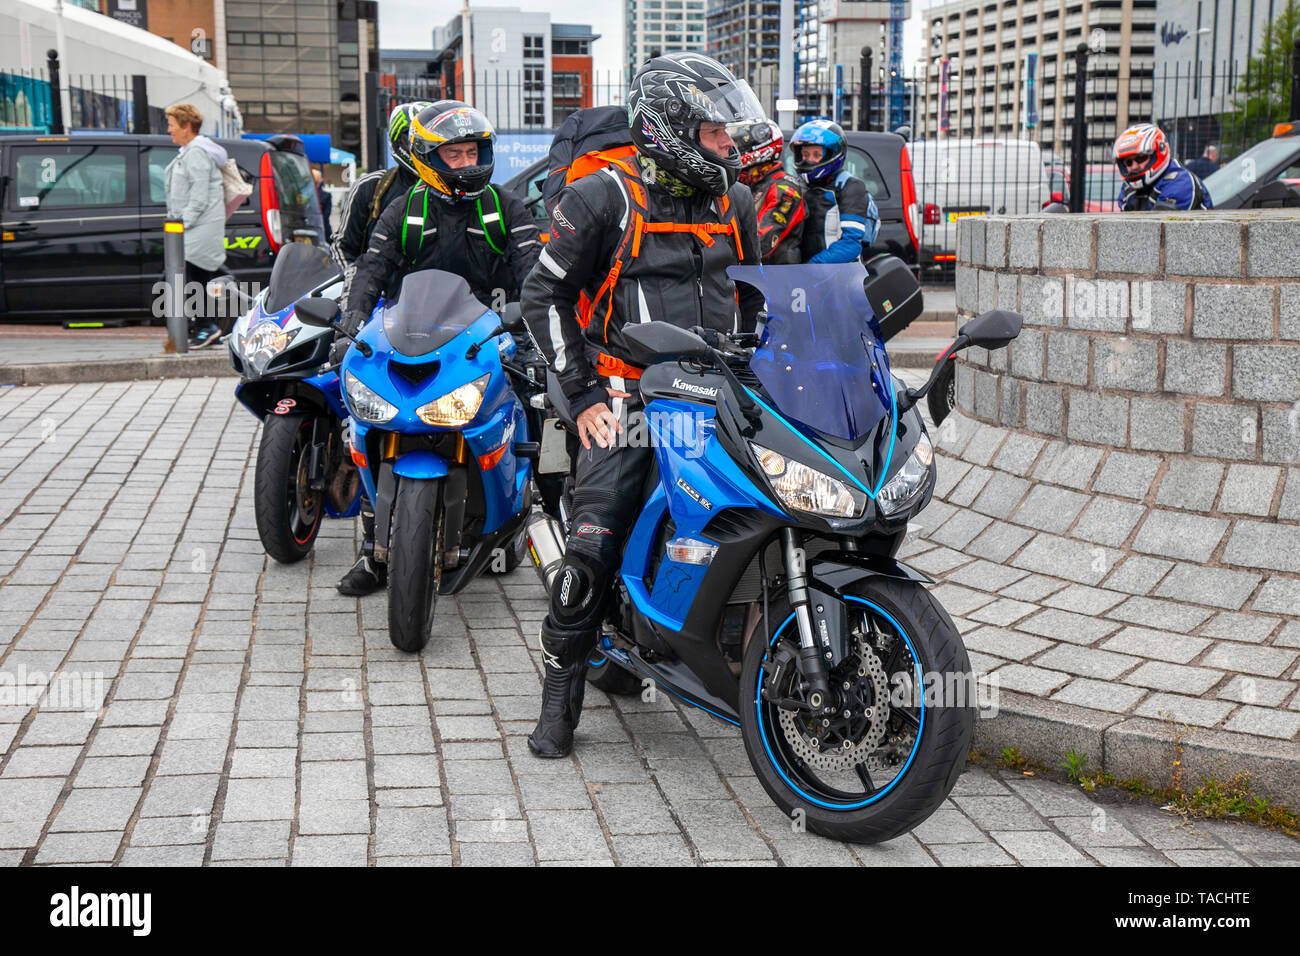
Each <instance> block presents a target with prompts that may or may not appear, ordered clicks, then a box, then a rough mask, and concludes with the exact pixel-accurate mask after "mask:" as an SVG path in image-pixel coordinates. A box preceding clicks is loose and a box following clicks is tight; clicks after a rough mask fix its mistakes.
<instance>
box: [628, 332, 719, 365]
mask: <svg viewBox="0 0 1300 956" xmlns="http://www.w3.org/2000/svg"><path fill="white" fill-rule="evenodd" d="M623 337H624V339H626V341H627V344H628V350H629V351H630V352H631V358H632V361H633V362H634V363H635V364H637V365H653V364H655V363H656V362H668V361H672V360H673V359H709V358H712V357H713V350H712V349H710V348H709V347H708V346H707V345H706V344H705V343H704V341H703V340H702V339H701V338H700V337H699V336H697V335H693V334H692V333H690V332H687V331H686V330H685V329H682V328H678V327H677V326H675V325H670V324H669V323H667V322H642V323H640V324H638V325H626V326H624V327H623Z"/></svg>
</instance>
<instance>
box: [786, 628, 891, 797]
mask: <svg viewBox="0 0 1300 956" xmlns="http://www.w3.org/2000/svg"><path fill="white" fill-rule="evenodd" d="M858 659H859V661H860V662H861V663H860V664H859V665H858V680H860V681H862V680H866V681H870V682H871V687H872V690H873V691H874V693H873V695H872V696H873V703H872V705H871V706H870V707H868V708H867V719H868V721H869V723H868V724H867V730H866V732H865V733H864V734H863V735H862V736H861V737H859V738H858V740H857V741H856V742H855V743H854V744H853V745H852V746H849V747H837V748H835V749H834V750H822V749H821V747H820V746H818V744H817V743H816V742H815V741H814V740H810V739H809V737H808V735H807V734H806V733H805V732H804V731H803V729H802V728H800V726H799V718H798V715H799V713H800V712H799V711H794V710H781V711H780V712H779V716H780V720H781V730H782V731H783V732H784V733H785V739H786V742H787V743H788V744H789V745H790V749H791V750H793V751H794V753H795V755H796V756H798V757H799V759H800V760H802V761H803V762H804V763H806V764H807V765H808V766H810V767H812V768H813V769H815V770H827V771H830V770H852V769H853V768H854V767H855V766H857V765H858V764H864V765H865V766H866V768H867V769H868V770H880V769H882V768H883V767H885V766H886V765H887V764H886V763H885V762H884V761H883V760H882V759H880V757H878V756H875V757H873V756H872V754H873V752H874V751H875V750H876V748H877V747H879V746H880V742H881V740H883V739H884V736H885V725H886V724H887V723H888V721H889V687H888V684H889V679H888V675H886V674H885V667H884V665H883V664H881V662H880V658H879V657H877V656H876V652H875V651H874V650H872V648H871V645H870V644H868V643H867V642H866V639H865V638H863V637H859V638H858Z"/></svg>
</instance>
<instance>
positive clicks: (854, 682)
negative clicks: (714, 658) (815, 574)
mask: <svg viewBox="0 0 1300 956" xmlns="http://www.w3.org/2000/svg"><path fill="white" fill-rule="evenodd" d="M844 604H845V607H844V612H845V616H844V620H845V622H846V624H845V626H846V627H847V628H848V629H849V634H848V635H847V640H846V645H847V647H848V648H849V650H848V651H847V652H846V654H845V657H844V659H843V660H842V661H840V662H839V663H837V664H836V665H835V666H834V668H833V669H832V671H831V675H830V677H831V680H830V685H831V689H832V693H833V694H834V695H835V696H836V698H837V700H836V701H835V704H836V707H835V710H834V712H833V713H832V714H830V715H823V714H817V715H815V716H814V715H813V714H812V712H811V711H810V710H808V709H801V708H799V707H796V706H792V705H793V704H794V703H795V702H802V701H803V700H804V698H805V696H806V693H805V691H804V690H803V689H802V688H801V680H800V675H799V672H798V666H797V662H798V652H799V631H798V625H797V624H796V623H795V618H794V614H793V613H792V611H791V608H790V606H789V604H788V602H786V601H784V600H782V601H780V602H778V603H776V604H774V605H773V606H772V607H771V609H770V623H769V628H770V630H771V633H770V634H769V637H768V639H767V640H766V641H765V640H763V639H762V630H761V629H760V631H759V633H758V634H756V635H755V637H754V639H753V640H751V641H750V642H749V645H748V647H746V649H745V656H744V662H743V665H742V670H741V676H740V726H741V733H742V736H743V738H744V741H745V750H746V752H747V753H748V755H749V761H750V763H751V764H752V765H753V767H754V771H755V773H756V774H757V775H758V779H759V782H760V783H761V784H762V785H763V789H764V790H766V791H767V793H768V795H769V796H770V797H771V798H772V800H773V801H774V802H775V803H776V804H777V806H779V807H780V808H781V809H782V811H783V812H785V813H786V814H787V815H789V816H791V817H792V819H802V821H803V822H804V824H805V826H806V827H807V829H808V830H810V831H812V832H814V833H819V834H821V835H823V836H826V837H830V838H832V839H836V840H844V841H848V842H852V843H879V842H882V841H885V840H890V839H893V838H894V837H896V836H898V835H899V834H901V833H905V832H907V831H909V830H911V829H913V828H914V827H916V826H917V825H918V824H920V823H921V822H922V821H924V820H925V819H926V818H928V817H929V816H930V814H932V813H933V812H934V811H935V810H936V809H938V807H939V805H940V804H942V803H943V801H944V799H945V798H946V797H947V796H948V793H949V792H950V791H951V790H952V788H953V785H954V784H955V783H956V782H957V776H958V775H959V774H960V773H961V770H962V767H963V766H964V765H965V762H966V755H967V753H968V752H969V751H970V744H971V736H972V733H973V731H974V718H975V708H974V702H975V701H974V684H973V681H972V679H971V678H972V675H971V670H970V660H969V658H968V657H967V655H966V648H965V647H964V646H963V645H962V642H961V638H960V636H959V635H958V633H957V629H956V627H955V626H954V625H953V623H952V619H951V618H949V617H948V614H947V612H946V611H944V609H943V607H942V606H940V604H939V602H938V601H936V600H935V599H934V598H933V597H932V596H931V595H930V593H929V592H928V591H926V590H925V588H923V587H921V586H920V585H919V584H917V583H915V582H912V581H900V580H896V579H893V578H883V577H874V578H868V579H867V580H865V581H862V582H859V583H858V584H857V585H855V586H854V587H853V589H852V594H851V595H849V596H847V597H846V598H845V600H844ZM935 675H938V681H937V684H936V683H933V682H934V681H935ZM846 685H847V686H846ZM932 686H934V687H935V688H936V692H935V693H934V694H933V695H932V694H930V693H927V692H926V691H927V689H928V688H930V687H932ZM846 714H847V715H846Z"/></svg>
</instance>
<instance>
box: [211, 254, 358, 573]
mask: <svg viewBox="0 0 1300 956" xmlns="http://www.w3.org/2000/svg"><path fill="white" fill-rule="evenodd" d="M342 289H343V278H342V276H340V275H339V271H338V268H337V266H336V265H335V264H334V262H333V260H332V259H330V256H329V253H328V252H326V251H325V250H324V249H322V248H321V247H320V246H314V245H309V244H305V243H300V242H291V243H289V244H287V245H286V246H284V247H283V248H282V249H281V250H280V252H279V253H278V254H277V255H276V257H275V265H274V267H273V268H272V269H271V279H270V282H269V283H268V284H267V287H266V288H265V289H263V290H262V291H261V293H259V294H258V296H257V298H256V299H254V300H252V302H251V304H250V306H249V308H248V311H246V312H245V313H244V314H243V315H242V316H240V318H239V319H238V320H237V321H236V323H235V325H234V327H233V329H232V330H231V333H230V335H228V336H227V337H226V344H227V348H228V350H229V355H230V364H231V366H232V367H233V368H234V370H235V372H236V373H237V374H238V375H239V376H240V378H241V379H242V381H241V382H240V383H239V385H238V386H236V388H235V395H236V397H238V399H239V401H240V402H242V403H243V404H244V406H245V407H247V408H248V410H249V411H251V412H252V413H253V414H254V415H256V416H257V417H258V418H260V419H261V420H262V437H261V440H260V443H259V445H258V449H257V471H256V473H255V475H254V479H253V510H254V513H255V515H256V518H257V533H258V536H259V537H260V538H261V539H262V547H264V548H265V549H266V553H267V554H269V555H270V556H271V557H272V558H274V559H275V560H276V561H279V562H281V563H283V564H288V563H291V562H294V561H300V560H302V559H303V558H304V557H306V556H307V555H308V554H309V553H310V552H311V549H312V546H313V544H314V543H315V541H316V534H317V532H318V531H319V530H320V525H321V519H322V518H323V517H331V518H351V517H354V516H355V515H356V514H358V513H359V511H360V508H361V479H360V477H359V475H358V474H357V469H356V468H355V467H354V466H353V464H352V461H351V459H350V458H349V457H348V453H347V441H346V438H345V435H344V432H345V426H346V423H347V418H348V412H347V409H346V408H345V407H344V404H343V392H342V389H341V388H340V386H339V377H338V373H337V372H336V371H334V370H332V369H328V368H324V365H325V363H326V361H327V360H328V358H329V351H330V343H331V342H332V341H333V338H334V337H333V335H331V334H329V333H328V332H326V331H325V330H323V329H319V328H315V327H312V326H310V325H305V324H303V323H302V322H301V321H299V318H298V316H297V315H296V314H295V309H294V305H295V303H296V302H297V300H298V299H299V298H301V297H302V296H305V295H308V294H312V293H314V294H316V295H320V296H324V297H327V298H329V299H334V300H337V299H338V297H339V295H340V294H341V292H342ZM230 291H231V292H232V293H235V294H238V293H237V290H234V289H233V288H232V289H230Z"/></svg>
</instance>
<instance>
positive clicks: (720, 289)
mask: <svg viewBox="0 0 1300 956" xmlns="http://www.w3.org/2000/svg"><path fill="white" fill-rule="evenodd" d="M628 114H629V123H630V126H631V132H632V138H633V141H634V142H635V144H636V147H637V153H636V156H635V157H634V158H630V159H629V160H628V161H627V164H626V166H623V165H622V164H611V165H610V166H608V167H606V168H605V169H603V170H601V171H599V172H596V173H591V174H590V175H587V176H584V177H582V178H581V179H578V180H576V181H575V182H573V183H572V184H571V185H569V186H568V187H567V188H566V189H565V190H564V192H563V193H562V194H561V195H560V199H559V202H558V203H557V204H556V206H555V208H554V209H553V210H552V215H551V223H550V237H551V238H550V241H549V242H548V243H547V245H546V247H545V249H544V250H543V251H542V253H541V256H540V259H539V262H538V265H537V267H536V268H535V269H534V270H533V272H532V274H531V275H530V276H529V277H528V279H527V281H526V282H525V283H524V288H523V295H522V298H521V300H520V303H521V306H522V309H523V316H524V320H525V322H526V323H527V324H528V327H529V329H530V331H531V332H532V334H533V337H534V339H536V341H537V344H538V346H539V347H540V348H541V349H542V351H543V352H544V353H545V354H546V357H547V359H548V360H549V361H550V363H551V365H552V367H553V368H554V370H555V372H556V374H557V375H558V377H559V381H560V385H561V387H562V389H563V391H564V395H565V398H566V399H567V400H568V403H569V410H570V413H571V414H572V416H573V418H574V419H575V420H576V422H577V426H578V432H579V438H580V440H581V443H582V450H581V451H580V452H579V457H578V462H577V470H576V481H575V485H574V490H573V511H572V515H571V521H570V529H569V537H568V541H567V542H566V547H565V554H564V562H563V564H562V566H561V568H560V571H559V573H558V574H557V575H556V578H555V584H554V586H553V588H552V591H551V599H550V609H549V613H548V614H547V616H546V619H545V621H544V622H543V624H542V632H541V646H542V654H543V660H544V663H545V672H546V680H545V683H544V686H543V691H542V712H541V717H540V719H539V721H538V724H537V727H536V729H535V730H534V731H533V733H532V735H531V736H530V737H529V738H528V746H529V749H530V750H532V752H533V753H534V754H536V755H537V756H539V757H562V756H565V755H566V754H568V753H570V752H571V750H572V749H573V730H574V727H576V726H577V723H578V719H579V717H580V716H581V711H582V699H583V689H584V684H585V673H586V669H587V656H588V653H589V652H590V651H591V649H592V647H593V646H594V645H595V642H596V639H597V636H598V629H599V627H600V623H601V621H602V619H603V616H604V611H605V607H606V602H607V599H608V596H609V593H610V587H611V584H612V583H613V581H614V578H615V575H616V573H617V570H618V566H619V561H620V555H621V553H622V549H623V544H624V542H625V540H626V538H627V535H628V533H629V531H630V529H631V525H632V521H633V519H634V518H635V516H636V513H637V512H638V511H639V509H640V508H641V505H642V501H641V497H640V495H641V488H642V484H643V482H644V480H645V475H646V471H647V469H648V468H649V466H650V463H651V456H652V454H653V452H652V449H651V448H650V447H649V446H648V445H643V446H640V447H633V446H631V445H629V444H628V443H627V442H626V441H625V440H623V441H621V440H620V439H619V435H620V434H622V435H623V436H624V437H625V438H626V436H627V435H628V434H629V433H630V432H632V431H640V432H644V429H635V428H634V422H635V420H636V417H637V416H639V415H640V414H641V411H642V403H641V401H640V399H639V397H634V395H633V394H632V393H634V392H635V391H636V388H635V379H637V378H639V376H640V374H641V370H640V369H638V368H636V367H634V366H632V365H631V364H630V363H629V362H628V361H627V359H628V358H629V355H628V352H627V351H626V349H625V347H624V342H625V340H624V339H623V336H622V329H623V327H624V325H625V323H628V322H632V323H639V322H645V321H651V320H664V321H668V322H672V323H673V324H675V325H679V326H681V327H683V328H691V327H694V326H703V327H705V328H707V329H713V330H718V331H722V332H733V331H752V330H753V329H754V328H755V324H756V322H757V319H758V316H759V313H760V312H761V310H762V307H763V297H762V295H761V294H760V293H758V292H757V290H755V289H753V288H751V287H749V286H743V285H742V286H739V287H737V286H736V285H735V284H734V283H733V282H732V281H731V279H730V278H728V277H727V274H726V269H727V267H728V266H730V265H735V264H737V263H738V262H744V263H752V264H755V265H757V264H759V263H760V262H761V258H760V256H759V252H758V241H757V226H756V223H755V218H754V205H753V198H752V196H751V194H750V191H749V189H748V187H746V186H744V185H743V184H740V183H738V182H737V178H738V175H739V173H740V158H739V153H738V151H737V150H736V148H735V145H734V143H733V141H732V139H731V137H730V135H729V134H730V131H731V130H738V129H739V128H740V125H741V124H744V125H746V126H748V125H750V124H753V123H756V122H766V120H765V117H764V115H763V110H762V107H761V105H760V104H759V102H758V100H757V98H756V97H755V96H754V94H753V92H752V91H751V90H750V89H749V86H748V84H746V83H745V82H744V81H741V80H737V79H736V78H735V76H733V75H732V74H731V72H730V71H728V70H727V69H726V68H725V67H723V66H722V65H721V64H719V63H717V62H716V61H714V60H712V59H710V58H708V57H706V56H703V55H701V54H696V53H671V54H667V55H665V56H660V57H655V58H654V59H651V60H650V61H649V62H648V63H646V65H645V66H644V67H642V69H641V71H640V72H639V73H638V74H637V75H636V77H635V78H634V79H633V81H632V86H631V90H630V91H629V95H628Z"/></svg>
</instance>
